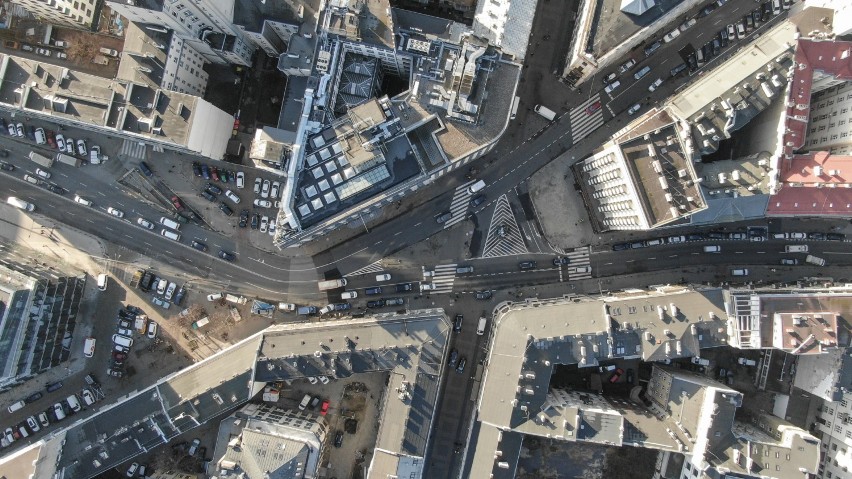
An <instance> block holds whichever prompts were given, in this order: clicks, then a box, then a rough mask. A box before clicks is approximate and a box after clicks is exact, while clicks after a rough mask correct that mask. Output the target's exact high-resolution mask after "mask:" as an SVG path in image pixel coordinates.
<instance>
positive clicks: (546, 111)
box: [535, 105, 556, 121]
mask: <svg viewBox="0 0 852 479" xmlns="http://www.w3.org/2000/svg"><path fill="white" fill-rule="evenodd" d="M535 112H536V113H538V114H539V115H541V116H543V117H545V118H547V119H548V120H549V121H553V120H555V119H556V112H555V111H553V110H551V109H550V108H548V107H546V106H544V105H536V106H535Z"/></svg>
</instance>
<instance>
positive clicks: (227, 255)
mask: <svg viewBox="0 0 852 479" xmlns="http://www.w3.org/2000/svg"><path fill="white" fill-rule="evenodd" d="M219 257H220V258H222V259H223V260H225V261H230V262H232V263H233V262H234V261H235V260H236V259H237V255H235V254H234V253H231V252H229V251H225V250H219Z"/></svg>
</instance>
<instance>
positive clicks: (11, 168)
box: [0, 150, 15, 171]
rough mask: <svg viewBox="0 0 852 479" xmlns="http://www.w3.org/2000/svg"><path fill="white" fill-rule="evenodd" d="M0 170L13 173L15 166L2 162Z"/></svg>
mask: <svg viewBox="0 0 852 479" xmlns="http://www.w3.org/2000/svg"><path fill="white" fill-rule="evenodd" d="M3 151H6V150H3ZM0 170H6V171H15V165H13V164H11V163H6V162H5V161H3V162H0Z"/></svg>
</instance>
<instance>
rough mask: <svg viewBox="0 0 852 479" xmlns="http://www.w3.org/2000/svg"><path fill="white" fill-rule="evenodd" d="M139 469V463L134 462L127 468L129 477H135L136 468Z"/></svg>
mask: <svg viewBox="0 0 852 479" xmlns="http://www.w3.org/2000/svg"><path fill="white" fill-rule="evenodd" d="M137 469H139V463H137V462H134V463H133V464H131V465H130V467H128V468H127V477H133V476H135V475H136V470H137Z"/></svg>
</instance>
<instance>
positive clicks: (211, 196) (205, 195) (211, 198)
mask: <svg viewBox="0 0 852 479" xmlns="http://www.w3.org/2000/svg"><path fill="white" fill-rule="evenodd" d="M201 197H202V198H204V199H205V200H207V201H209V202H211V203H213V202H214V201H216V195H214V194H213V193H210V192H209V191H207V190H202V191H201Z"/></svg>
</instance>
